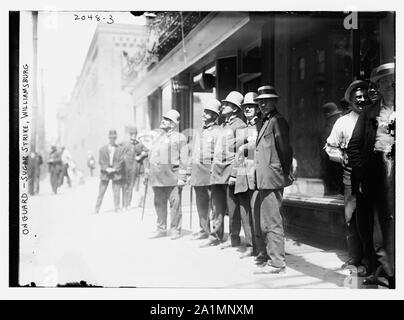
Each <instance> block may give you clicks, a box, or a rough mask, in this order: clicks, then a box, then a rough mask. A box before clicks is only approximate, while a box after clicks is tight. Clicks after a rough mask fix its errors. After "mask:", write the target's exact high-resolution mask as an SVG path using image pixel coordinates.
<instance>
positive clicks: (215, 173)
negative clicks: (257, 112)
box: [210, 117, 246, 184]
mask: <svg viewBox="0 0 404 320" xmlns="http://www.w3.org/2000/svg"><path fill="white" fill-rule="evenodd" d="M245 127H246V124H245V122H244V121H243V120H241V119H240V118H238V117H231V118H230V119H229V121H227V122H225V123H224V124H223V126H222V128H221V130H220V131H219V132H218V137H217V142H216V146H215V152H214V156H213V164H212V173H211V176H210V183H211V184H227V183H228V182H229V178H230V175H231V172H232V168H233V162H234V159H235V156H236V150H237V148H238V147H239V146H237V143H236V135H237V131H238V130H240V129H244V128H245Z"/></svg>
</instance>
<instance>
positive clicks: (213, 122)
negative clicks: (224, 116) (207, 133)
mask: <svg viewBox="0 0 404 320" xmlns="http://www.w3.org/2000/svg"><path fill="white" fill-rule="evenodd" d="M215 124H216V121H212V122H209V123H208V124H207V125H203V129H211V128H212V127H213V126H214V125H215Z"/></svg>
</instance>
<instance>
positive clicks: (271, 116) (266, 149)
mask: <svg viewBox="0 0 404 320" xmlns="http://www.w3.org/2000/svg"><path fill="white" fill-rule="evenodd" d="M278 98H279V96H278V94H277V93H276V91H275V88H274V87H272V86H262V87H260V88H258V96H257V98H256V101H257V102H258V104H259V107H260V109H261V113H262V117H263V118H262V122H261V125H260V130H259V133H258V137H257V142H256V143H257V147H256V154H255V165H256V176H257V187H258V190H259V198H260V212H261V217H260V218H261V232H262V235H263V237H264V241H265V244H266V251H267V255H268V257H269V260H268V262H267V264H266V265H265V266H264V267H262V268H260V269H259V270H257V271H255V272H254V274H278V273H281V272H284V271H285V268H286V263H285V236H284V230H283V220H282V214H281V207H282V199H283V189H284V187H286V186H288V185H290V184H291V183H292V181H293V180H292V178H291V175H290V172H291V166H292V156H293V155H292V148H291V147H290V144H289V126H288V123H287V122H286V120H285V118H284V117H283V116H282V115H281V114H280V113H279V112H278V111H277V109H276V105H277V102H278Z"/></svg>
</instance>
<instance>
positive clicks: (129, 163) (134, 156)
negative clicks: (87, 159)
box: [122, 127, 148, 210]
mask: <svg viewBox="0 0 404 320" xmlns="http://www.w3.org/2000/svg"><path fill="white" fill-rule="evenodd" d="M136 138H137V128H136V127H130V128H129V139H130V141H129V142H128V143H127V144H126V145H124V146H123V157H124V163H125V169H124V185H123V201H122V202H123V209H124V210H128V209H129V207H130V204H131V202H132V195H133V187H134V185H135V181H136V179H138V178H139V177H138V175H139V167H140V163H141V162H142V161H143V159H144V158H145V157H147V152H148V150H147V148H146V147H145V146H144V144H143V143H141V142H140V141H138V140H137V139H136Z"/></svg>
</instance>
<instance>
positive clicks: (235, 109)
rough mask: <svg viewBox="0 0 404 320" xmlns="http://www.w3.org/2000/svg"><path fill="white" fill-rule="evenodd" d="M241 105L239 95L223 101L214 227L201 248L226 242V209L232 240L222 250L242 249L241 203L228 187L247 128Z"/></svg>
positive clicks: (214, 171) (215, 170)
mask: <svg viewBox="0 0 404 320" xmlns="http://www.w3.org/2000/svg"><path fill="white" fill-rule="evenodd" d="M242 102H243V95H242V94H241V93H240V92H237V91H232V92H230V93H229V94H228V95H227V97H226V99H224V100H222V107H223V108H222V111H221V113H222V116H223V117H224V119H225V120H224V123H223V124H222V127H221V130H220V132H219V134H218V137H217V143H216V146H215V151H214V157H213V164H212V169H211V176H210V183H211V185H212V213H213V214H212V216H213V219H212V220H213V221H212V222H213V225H212V230H211V233H210V236H209V238H208V241H207V243H205V244H203V245H202V247H206V246H216V245H218V244H220V243H221V242H222V241H223V233H224V216H225V213H226V209H227V211H228V213H229V237H228V241H227V242H226V243H225V244H224V245H223V246H222V248H227V247H236V246H239V245H240V231H241V217H240V203H239V200H238V197H236V196H235V194H234V183H233V185H229V180H230V175H231V172H232V168H233V162H234V159H235V155H236V150H237V145H236V134H237V131H238V130H239V129H244V128H245V127H246V124H245V122H244V121H243V120H242V118H243V111H242V109H241V103H242Z"/></svg>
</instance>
